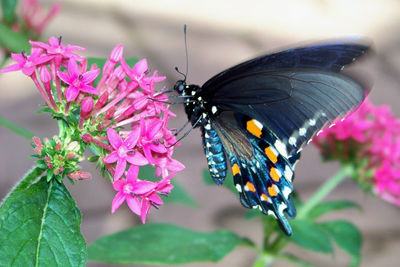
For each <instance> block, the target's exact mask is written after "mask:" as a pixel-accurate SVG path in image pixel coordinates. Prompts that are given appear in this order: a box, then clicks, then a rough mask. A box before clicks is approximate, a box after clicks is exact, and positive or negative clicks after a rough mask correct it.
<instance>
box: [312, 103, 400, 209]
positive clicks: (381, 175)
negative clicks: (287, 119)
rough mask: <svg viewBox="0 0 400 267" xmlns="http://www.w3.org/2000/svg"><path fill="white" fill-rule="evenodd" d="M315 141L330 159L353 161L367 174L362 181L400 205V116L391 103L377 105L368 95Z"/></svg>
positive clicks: (360, 179) (362, 173) (360, 178)
mask: <svg viewBox="0 0 400 267" xmlns="http://www.w3.org/2000/svg"><path fill="white" fill-rule="evenodd" d="M314 144H315V145H316V146H317V147H318V148H319V149H320V150H321V152H322V153H323V155H325V156H326V157H328V158H336V159H340V160H341V161H342V162H345V163H349V162H352V163H354V165H356V166H357V168H358V169H359V174H361V176H365V177H358V178H357V180H358V181H359V182H361V183H364V185H365V183H366V184H367V185H368V184H369V187H372V189H373V191H374V192H375V193H376V194H377V195H380V196H381V197H382V198H384V199H385V200H387V201H389V202H391V203H393V204H396V205H398V206H400V119H397V118H396V117H395V116H394V115H393V114H392V112H391V111H390V107H389V106H387V105H383V106H380V107H376V106H374V105H373V104H371V103H370V102H369V99H368V98H366V99H365V101H364V102H363V104H362V105H361V106H360V107H359V108H358V109H357V110H356V111H354V112H353V113H352V114H350V115H349V116H348V117H347V118H346V119H345V120H342V121H337V122H336V126H335V127H331V128H328V129H325V130H324V131H323V132H321V134H320V135H318V136H316V137H315V138H314ZM363 161H366V162H365V164H362V162H363ZM360 169H361V170H360ZM368 173H372V174H373V175H372V177H368Z"/></svg>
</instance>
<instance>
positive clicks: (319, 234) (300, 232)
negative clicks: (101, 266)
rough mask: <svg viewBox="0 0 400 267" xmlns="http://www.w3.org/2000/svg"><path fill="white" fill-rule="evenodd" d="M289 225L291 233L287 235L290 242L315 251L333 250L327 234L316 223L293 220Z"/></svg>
mask: <svg viewBox="0 0 400 267" xmlns="http://www.w3.org/2000/svg"><path fill="white" fill-rule="evenodd" d="M290 225H291V226H292V230H293V235H292V236H291V237H288V240H289V241H290V242H293V243H295V244H296V245H299V246H301V247H303V248H305V249H308V250H312V251H316V252H321V253H332V252H333V248H332V245H331V242H330V240H329V235H328V234H327V233H326V232H324V231H323V230H322V229H321V228H320V227H319V225H318V224H317V223H314V222H312V221H309V220H293V221H291V223H290Z"/></svg>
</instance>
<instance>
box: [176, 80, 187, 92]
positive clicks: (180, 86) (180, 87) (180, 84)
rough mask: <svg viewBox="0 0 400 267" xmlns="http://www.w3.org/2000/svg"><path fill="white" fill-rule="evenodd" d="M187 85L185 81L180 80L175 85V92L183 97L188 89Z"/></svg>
mask: <svg viewBox="0 0 400 267" xmlns="http://www.w3.org/2000/svg"><path fill="white" fill-rule="evenodd" d="M187 86H188V85H187V83H186V82H185V81H184V80H178V81H177V82H176V83H175V85H174V90H175V91H176V92H177V93H178V94H179V95H182V94H183V91H184V90H185V88H187Z"/></svg>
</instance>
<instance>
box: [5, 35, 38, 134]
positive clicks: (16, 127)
mask: <svg viewBox="0 0 400 267" xmlns="http://www.w3.org/2000/svg"><path fill="white" fill-rule="evenodd" d="M0 38H1V37H0ZM0 125H2V126H3V127H5V128H7V129H9V130H11V131H13V132H14V133H16V134H19V135H20V136H22V137H25V138H27V139H32V137H34V136H35V135H34V134H33V133H32V132H30V131H28V130H27V129H24V128H23V127H21V126H19V125H16V124H14V123H12V122H11V121H8V120H6V119H5V118H3V117H2V116H0Z"/></svg>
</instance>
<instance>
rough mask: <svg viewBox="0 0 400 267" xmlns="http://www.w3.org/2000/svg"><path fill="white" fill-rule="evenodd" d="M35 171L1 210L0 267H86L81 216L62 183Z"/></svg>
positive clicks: (15, 190)
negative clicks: (40, 176) (39, 174)
mask: <svg viewBox="0 0 400 267" xmlns="http://www.w3.org/2000/svg"><path fill="white" fill-rule="evenodd" d="M38 172H40V171H39V170H38V169H37V168H34V169H33V170H32V172H31V173H29V174H28V175H27V176H26V178H25V179H24V180H23V183H21V184H20V185H18V186H17V187H16V188H15V189H14V191H13V192H12V193H11V194H10V195H9V197H8V198H7V199H6V200H5V201H4V203H3V204H2V206H1V207H0V266H74V267H75V266H85V263H86V243H85V240H84V238H83V236H82V235H81V233H80V230H79V227H80V223H81V215H80V212H79V210H78V208H77V207H76V206H75V202H74V200H73V199H72V197H71V196H70V194H69V193H68V191H67V189H66V188H65V186H64V185H63V184H62V183H58V182H57V181H55V180H52V181H51V182H50V183H47V182H46V177H45V176H44V177H42V178H41V179H40V180H39V181H38V182H37V183H35V184H31V182H32V181H33V180H34V178H35V177H33V176H34V175H36V174H37V173H38Z"/></svg>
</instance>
